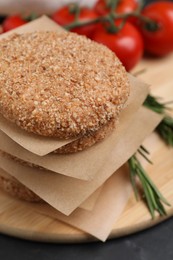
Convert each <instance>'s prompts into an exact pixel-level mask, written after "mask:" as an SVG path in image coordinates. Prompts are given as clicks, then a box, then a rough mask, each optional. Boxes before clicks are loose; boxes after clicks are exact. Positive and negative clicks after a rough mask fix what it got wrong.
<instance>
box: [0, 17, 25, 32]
mask: <svg viewBox="0 0 173 260" xmlns="http://www.w3.org/2000/svg"><path fill="white" fill-rule="evenodd" d="M26 23H27V22H26V21H25V20H24V19H22V18H21V17H20V16H19V15H12V16H8V17H7V18H6V19H5V20H4V21H3V23H2V28H3V32H7V31H10V30H12V29H15V28H17V27H19V26H21V25H23V24H26Z"/></svg>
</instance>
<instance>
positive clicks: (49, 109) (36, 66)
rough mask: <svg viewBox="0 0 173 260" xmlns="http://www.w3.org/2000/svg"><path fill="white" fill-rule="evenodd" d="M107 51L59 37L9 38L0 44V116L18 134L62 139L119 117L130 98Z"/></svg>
mask: <svg viewBox="0 0 173 260" xmlns="http://www.w3.org/2000/svg"><path fill="white" fill-rule="evenodd" d="M129 91H130V87H129V81H128V79H127V75H126V71H125V69H124V67H123V66H122V64H121V63H120V61H119V60H118V58H117V57H116V56H115V55H114V53H113V52H112V51H110V50H109V49H108V48H106V47H105V46H103V45H100V44H97V43H95V42H93V41H91V40H89V39H87V38H86V37H84V36H78V35H76V34H74V33H68V32H62V33H56V32H34V33H26V34H21V35H19V34H13V35H11V36H9V37H8V38H6V39H2V40H1V41H0V113H1V114H2V115H3V116H4V117H5V118H6V119H8V120H10V121H12V122H14V123H15V124H17V125H18V126H19V127H21V128H22V129H24V130H26V131H28V132H32V133H35V134H38V135H42V136H52V137H58V138H62V139H68V138H71V137H76V136H80V135H81V136H82V135H85V134H86V133H87V132H95V131H97V130H98V129H99V128H100V127H102V126H103V125H106V124H107V123H108V121H110V120H111V119H113V118H115V119H116V118H118V115H119V113H120V111H121V109H122V108H123V106H124V104H125V102H126V100H127V98H128V96H129Z"/></svg>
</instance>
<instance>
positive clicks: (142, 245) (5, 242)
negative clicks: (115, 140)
mask: <svg viewBox="0 0 173 260" xmlns="http://www.w3.org/2000/svg"><path fill="white" fill-rule="evenodd" d="M146 2H151V1H146ZM21 259H25V260H36V259H38V260H59V259H60V260H69V259H70V260H76V259H82V260H106V259H109V260H119V259H121V260H127V259H131V260H155V259H157V260H163V259H164V260H173V218H172V219H169V220H167V221H165V222H163V223H162V224H159V225H157V226H155V227H153V228H150V229H149V230H145V231H142V232H139V233H137V234H134V235H130V236H126V237H123V238H119V239H114V240H110V241H107V242H106V243H102V242H97V243H89V244H47V243H39V242H31V241H25V240H20V239H17V238H13V237H9V236H5V235H0V260H21Z"/></svg>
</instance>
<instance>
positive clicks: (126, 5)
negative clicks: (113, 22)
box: [94, 0, 139, 15]
mask: <svg viewBox="0 0 173 260" xmlns="http://www.w3.org/2000/svg"><path fill="white" fill-rule="evenodd" d="M138 5H139V4H138V1H137V0H120V2H119V3H118V5H117V7H116V10H115V12H116V13H118V14H122V13H130V12H133V11H134V10H136V8H137V7H138ZM94 9H95V11H96V12H97V13H98V14H99V15H105V14H107V13H108V12H109V11H110V10H109V9H108V8H107V6H106V0H98V1H97V2H96V5H95V8H94Z"/></svg>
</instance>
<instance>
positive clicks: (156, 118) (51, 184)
mask: <svg viewBox="0 0 173 260" xmlns="http://www.w3.org/2000/svg"><path fill="white" fill-rule="evenodd" d="M161 119H162V117H161V116H160V115H158V114H156V113H154V112H152V111H150V110H148V109H146V108H143V107H141V108H140V109H139V111H138V112H137V113H135V115H134V118H133V120H130V122H129V121H128V117H127V118H126V121H125V122H126V123H125V124H124V128H123V129H121V134H122V136H121V138H119V140H116V143H114V135H110V137H109V138H107V139H106V141H107V142H106V144H105V146H104V147H103V149H104V148H105V147H106V148H108V147H110V148H111V149H110V150H109V153H108V154H107V157H106V158H105V160H104V161H103V162H102V163H103V164H102V165H101V167H100V170H99V171H98V173H97V174H96V175H95V178H94V179H93V180H92V181H82V180H78V179H74V178H70V177H66V176H63V175H60V174H55V173H53V172H50V171H42V170H39V169H34V168H31V167H27V166H23V165H20V164H19V163H16V162H15V161H14V160H11V159H7V158H3V157H0V166H1V168H2V169H3V170H5V171H7V172H8V173H10V174H11V175H12V176H14V177H15V178H16V179H17V180H19V181H20V182H21V183H23V184H24V185H25V186H27V187H28V188H29V189H31V190H32V191H33V192H35V193H36V194H37V195H39V196H40V197H41V198H42V199H43V200H45V201H46V202H47V203H48V204H50V205H51V206H52V207H54V208H55V209H57V210H59V211H60V212H62V213H63V214H65V215H69V214H71V213H72V212H73V211H74V210H75V209H76V208H77V207H78V206H79V205H81V204H82V203H83V202H84V201H85V200H86V199H87V198H88V197H89V196H90V195H91V194H92V193H93V192H94V191H95V190H96V189H98V188H99V187H100V186H101V185H102V184H103V183H104V182H105V181H106V180H107V179H108V178H109V177H110V176H111V175H112V174H113V173H114V172H115V171H116V170H117V169H119V168H120V167H121V166H122V165H123V164H124V163H125V162H126V161H127V160H128V159H129V157H130V156H131V155H132V154H134V153H135V152H136V150H137V148H138V147H139V146H140V144H141V143H142V142H143V140H144V139H145V137H147V136H148V135H149V134H150V133H151V132H152V131H153V130H154V129H155V127H156V126H157V125H158V123H159V122H160V121H161ZM119 130H120V128H119V129H117V134H120V133H119ZM97 158H98V155H96V157H95V160H97ZM87 163H88V161H87V158H86V163H85V165H86V164H87ZM85 165H83V167H85Z"/></svg>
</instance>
